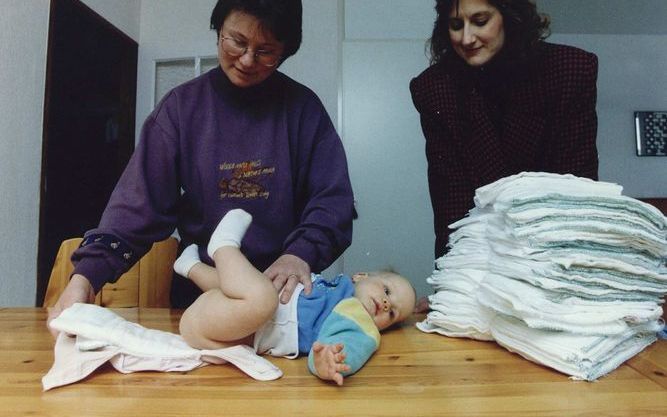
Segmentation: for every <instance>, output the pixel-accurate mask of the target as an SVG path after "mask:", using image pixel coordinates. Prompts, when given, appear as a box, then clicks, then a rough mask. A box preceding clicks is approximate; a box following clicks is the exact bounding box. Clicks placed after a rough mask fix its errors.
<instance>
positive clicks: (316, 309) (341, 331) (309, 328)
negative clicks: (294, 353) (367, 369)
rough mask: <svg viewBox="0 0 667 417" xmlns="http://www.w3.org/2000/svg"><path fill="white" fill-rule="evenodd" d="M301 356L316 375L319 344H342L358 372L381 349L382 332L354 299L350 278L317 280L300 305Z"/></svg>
mask: <svg viewBox="0 0 667 417" xmlns="http://www.w3.org/2000/svg"><path fill="white" fill-rule="evenodd" d="M297 308H298V313H297V318H298V322H299V352H300V353H303V354H305V353H308V354H309V355H308V368H309V369H310V371H311V372H313V373H315V369H314V367H313V355H312V354H311V353H310V352H311V347H312V346H313V343H314V342H315V341H318V342H320V343H324V344H336V343H342V344H343V345H344V349H343V352H344V353H345V354H346V355H347V357H346V359H345V363H346V364H347V365H349V367H350V370H349V371H347V372H344V373H343V375H344V376H347V375H351V374H353V373H355V372H357V371H358V370H359V369H361V367H362V366H363V365H364V364H365V363H366V361H368V359H369V358H370V357H371V356H372V355H373V353H374V352H375V351H376V350H377V349H378V348H379V347H380V332H379V330H378V328H377V326H375V323H374V322H373V319H372V318H371V316H370V314H368V312H367V311H366V309H365V308H364V306H363V305H362V304H361V301H359V300H358V299H357V298H355V297H354V283H353V282H352V279H351V278H350V277H349V276H347V275H343V274H341V275H338V276H336V277H335V278H334V279H332V280H326V279H324V278H322V277H321V276H320V275H314V276H313V290H312V291H311V293H310V294H309V295H305V294H303V293H301V295H300V297H299V301H298V305H297Z"/></svg>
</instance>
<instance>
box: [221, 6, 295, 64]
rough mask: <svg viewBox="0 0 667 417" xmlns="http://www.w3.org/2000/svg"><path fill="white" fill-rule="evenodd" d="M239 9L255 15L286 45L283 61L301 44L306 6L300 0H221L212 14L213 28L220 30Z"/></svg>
mask: <svg viewBox="0 0 667 417" xmlns="http://www.w3.org/2000/svg"><path fill="white" fill-rule="evenodd" d="M234 11H238V12H243V13H247V14H249V15H252V16H254V17H256V18H257V19H258V20H259V21H260V22H261V24H262V26H263V27H264V28H265V29H266V30H268V31H270V32H271V33H272V34H273V36H275V38H276V40H278V41H280V42H282V43H283V44H284V45H285V50H284V52H283V55H282V58H281V62H283V61H285V59H287V58H289V57H290V56H292V55H294V54H295V53H296V51H298V50H299V47H300V46H301V37H302V29H301V27H302V19H303V9H302V6H301V0H218V2H217V3H216V5H215V7H214V8H213V12H212V13H211V29H214V30H215V31H216V33H217V34H218V37H219V36H220V29H222V25H223V24H224V23H225V19H227V16H229V14H230V13H232V12H234Z"/></svg>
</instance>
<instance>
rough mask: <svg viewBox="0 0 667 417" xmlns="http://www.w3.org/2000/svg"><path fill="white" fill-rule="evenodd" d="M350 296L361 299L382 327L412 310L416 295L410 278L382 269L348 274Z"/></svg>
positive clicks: (404, 317) (400, 319)
mask: <svg viewBox="0 0 667 417" xmlns="http://www.w3.org/2000/svg"><path fill="white" fill-rule="evenodd" d="M352 281H353V282H354V288H355V289H354V296H355V297H356V298H358V299H359V301H361V304H363V306H364V308H366V311H368V314H370V315H371V317H372V318H373V321H374V322H375V325H376V326H377V327H378V329H380V330H384V329H386V328H387V327H389V326H391V325H392V324H395V323H399V322H401V321H403V320H405V319H406V318H408V317H409V316H410V314H412V311H413V310H414V308H415V302H416V299H417V296H416V294H415V289H414V287H413V286H412V284H410V281H408V280H407V279H405V278H404V277H402V276H400V275H398V274H396V273H393V272H386V271H376V272H360V273H357V274H354V275H353V276H352Z"/></svg>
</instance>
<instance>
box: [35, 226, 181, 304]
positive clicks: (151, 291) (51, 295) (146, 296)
mask: <svg viewBox="0 0 667 417" xmlns="http://www.w3.org/2000/svg"><path fill="white" fill-rule="evenodd" d="M81 241H82V239H81V238H74V239H68V240H65V241H63V242H62V243H61V244H60V249H59V250H58V254H57V255H56V260H55V262H54V264H53V269H51V276H50V278H49V284H48V287H47V288H46V295H45V296H44V304H43V306H44V307H51V306H53V305H54V304H55V303H56V301H57V300H58V297H59V296H60V293H62V291H63V290H64V289H65V287H66V286H67V283H68V282H69V278H70V276H71V275H72V271H73V270H74V265H72V262H71V261H70V257H71V256H72V253H73V252H74V251H75V250H76V249H77V248H78V247H79V244H81ZM177 250H178V241H177V240H176V239H175V238H173V237H170V238H167V239H166V240H163V241H162V242H157V243H155V244H154V245H153V247H152V248H151V250H150V251H149V252H148V253H147V254H146V255H144V257H143V258H141V260H139V262H137V263H136V264H135V265H134V266H133V267H132V268H131V269H130V270H129V271H127V272H126V273H124V274H123V275H121V277H120V278H119V279H118V281H116V282H115V283H113V284H106V285H105V286H104V287H102V290H100V292H99V293H98V294H97V297H96V299H95V304H98V305H101V306H104V307H170V303H169V291H170V290H171V278H172V273H173V271H172V268H173V266H174V261H175V260H176V253H177Z"/></svg>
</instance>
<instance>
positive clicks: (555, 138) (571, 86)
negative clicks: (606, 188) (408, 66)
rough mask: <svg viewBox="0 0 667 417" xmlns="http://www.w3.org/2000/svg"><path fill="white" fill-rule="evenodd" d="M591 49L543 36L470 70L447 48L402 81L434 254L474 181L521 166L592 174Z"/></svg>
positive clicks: (469, 203) (467, 203) (441, 249)
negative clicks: (424, 171)
mask: <svg viewBox="0 0 667 417" xmlns="http://www.w3.org/2000/svg"><path fill="white" fill-rule="evenodd" d="M596 81H597V57H596V56H595V55H594V54H592V53H589V52H586V51H583V50H581V49H577V48H574V47H571V46H564V45H555V44H549V43H546V42H541V43H540V45H539V47H538V48H536V50H535V52H534V53H533V55H532V56H531V57H530V58H525V59H523V60H509V59H505V58H503V57H501V56H499V57H497V58H496V59H494V64H490V65H488V66H486V67H484V68H472V67H469V66H468V65H466V64H465V63H464V61H462V60H461V59H460V58H459V57H458V56H456V54H454V53H450V54H448V56H446V57H445V58H443V60H441V62H439V63H437V64H435V65H433V66H431V67H430V68H428V69H426V70H425V71H424V72H423V73H421V74H420V75H419V76H418V77H416V78H414V79H413V80H412V81H411V83H410V91H411V93H412V100H413V102H414V105H415V107H416V109H417V111H419V114H420V117H421V125H422V129H423V132H424V136H425V138H426V157H427V161H428V182H429V191H430V194H431V203H432V205H433V214H434V226H435V235H436V243H435V254H436V257H439V256H441V255H442V254H444V253H445V251H446V245H447V239H448V236H449V232H450V230H449V229H448V228H447V226H448V225H449V224H451V223H452V222H454V221H456V220H458V219H460V218H461V217H463V216H464V215H465V214H466V213H467V212H468V210H469V209H470V208H472V207H473V205H474V204H473V197H474V192H475V189H476V188H478V187H480V186H482V185H485V184H488V183H490V182H493V181H495V180H497V179H499V178H502V177H505V176H508V175H512V174H516V173H519V172H522V171H545V172H554V173H572V174H574V175H577V176H582V177H588V178H592V179H597V169H598V155H597V148H596V145H595V140H596V135H597V114H596V110H595V105H596V97H597V89H596Z"/></svg>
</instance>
